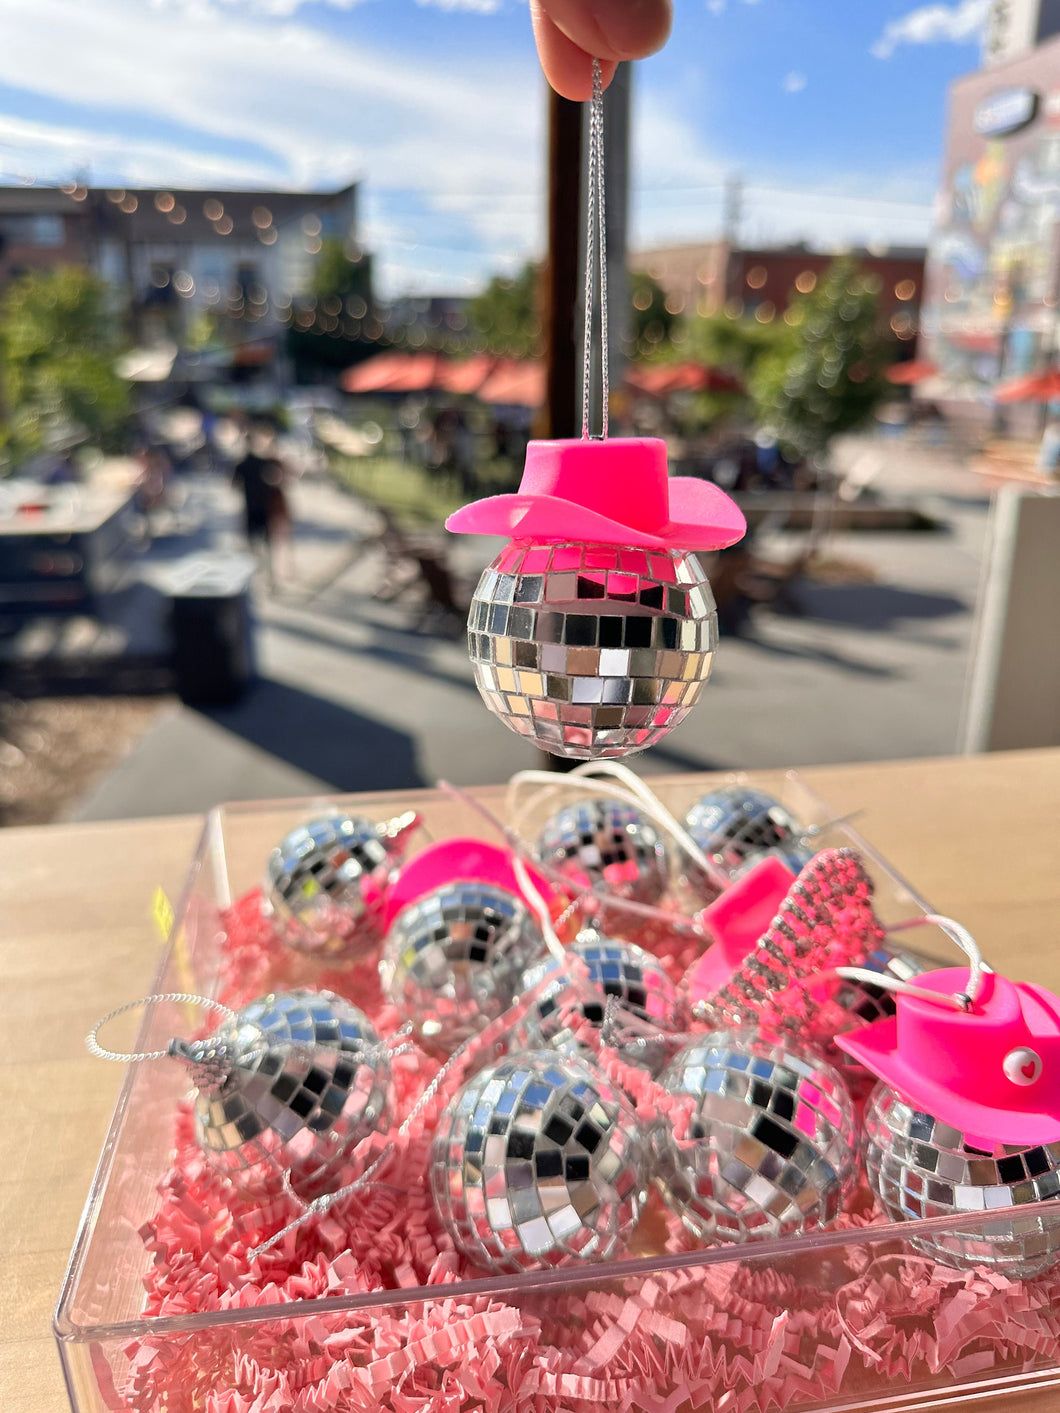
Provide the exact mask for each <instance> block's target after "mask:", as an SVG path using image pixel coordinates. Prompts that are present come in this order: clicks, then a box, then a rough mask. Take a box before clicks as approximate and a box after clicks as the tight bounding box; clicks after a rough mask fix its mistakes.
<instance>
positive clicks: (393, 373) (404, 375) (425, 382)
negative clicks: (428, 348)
mask: <svg viewBox="0 0 1060 1413" xmlns="http://www.w3.org/2000/svg"><path fill="white" fill-rule="evenodd" d="M448 363H449V360H448V359H447V358H443V357H441V356H440V355H439V354H437V353H400V352H398V351H397V350H393V351H391V352H388V353H377V354H376V355H375V357H374V358H369V359H367V360H366V361H365V362H364V363H358V364H357V365H356V367H353V368H347V369H346V371H345V373H343V375H342V377H341V378H340V379H339V386H340V387H341V388H342V390H343V392H349V393H373V392H392V393H414V392H427V391H428V390H429V389H431V388H438V387H443V386H444V382H443V381H442V380H443V379H444V376H445V372H446V368H447V365H448Z"/></svg>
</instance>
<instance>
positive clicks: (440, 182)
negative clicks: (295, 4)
mask: <svg viewBox="0 0 1060 1413" xmlns="http://www.w3.org/2000/svg"><path fill="white" fill-rule="evenodd" d="M0 32H2V33H3V34H4V43H3V44H2V45H0V83H5V84H8V85H10V86H11V87H13V88H16V89H22V90H28V91H30V92H32V93H34V94H36V95H38V96H41V97H44V98H47V99H55V100H58V101H60V102H62V103H63V104H64V105H76V106H77V107H79V108H80V109H81V111H82V112H83V113H84V115H85V116H84V119H83V124H81V125H83V127H84V129H85V132H83V133H81V134H80V135H79V138H78V142H77V143H75V144H73V147H72V149H71V154H70V160H69V163H68V173H69V174H71V175H72V174H73V171H74V170H76V168H77V166H79V165H84V164H85V162H86V160H91V159H92V152H91V146H92V143H93V142H96V143H97V144H98V146H97V152H99V153H103V154H105V156H106V161H107V163H108V164H113V166H114V167H115V168H116V169H118V172H123V173H124V175H125V178H126V180H128V181H130V182H134V181H136V180H147V181H149V182H153V181H157V180H159V179H161V178H160V177H159V173H160V172H162V171H165V172H167V173H171V175H167V176H166V177H165V178H164V179H165V180H168V181H173V182H175V181H176V179H177V176H178V175H179V176H180V177H181V179H182V180H184V181H185V182H187V183H188V184H192V183H193V182H194V181H196V180H199V181H203V182H206V181H214V182H216V181H218V180H219V177H218V167H217V163H218V162H219V161H224V160H229V159H224V158H220V157H199V156H197V155H196V152H195V149H203V150H204V151H206V152H207V153H215V154H216V153H225V152H226V151H229V152H230V151H232V150H233V149H234V150H235V151H236V152H238V153H239V161H238V162H235V161H231V160H229V169H230V171H231V176H230V180H231V181H233V182H234V183H240V184H243V185H254V184H257V183H259V182H262V181H263V180H268V179H269V178H270V177H271V184H272V185H276V186H282V185H291V186H295V187H309V186H317V185H338V184H341V183H345V182H347V181H349V180H351V179H352V178H354V177H363V178H364V179H365V182H366V196H367V197H368V198H369V201H370V203H374V209H376V210H381V212H382V214H386V213H387V209H388V203H389V204H390V205H392V204H393V203H394V202H397V201H399V200H400V202H401V203H403V204H404V205H408V204H409V203H410V202H411V203H412V204H413V205H414V206H416V207H417V220H418V223H419V225H420V227H422V228H423V229H424V231H425V232H431V238H433V239H434V240H435V241H436V243H437V245H438V246H439V247H446V246H448V247H450V249H451V251H452V254H453V256H454V263H459V262H460V261H464V262H466V260H467V258H468V256H469V255H472V254H473V255H475V257H476V258H477V259H478V261H479V263H480V265H481V266H483V267H484V268H485V269H488V268H490V266H491V264H492V263H493V257H494V256H496V257H497V258H501V257H508V258H510V257H511V256H512V252H517V253H520V254H525V253H527V252H530V251H536V250H537V249H539V247H540V233H541V228H542V224H543V211H542V207H541V203H540V202H539V201H538V200H537V199H536V198H537V197H538V194H539V192H540V191H541V181H540V165H541V157H542V150H543V138H542V120H543V111H544V104H543V99H542V85H541V84H540V82H539V80H538V75H537V73H536V71H535V65H534V60H533V57H532V53H531V52H530V51H529V50H528V52H527V55H526V58H525V61H523V62H522V63H516V64H513V63H511V62H509V63H507V64H506V65H503V66H501V65H498V64H496V63H494V64H487V63H486V62H485V61H484V60H483V61H476V60H473V59H470V58H466V57H465V59H464V61H463V62H462V63H461V65H460V66H459V68H458V69H457V68H454V67H452V66H450V67H448V68H445V67H439V66H436V65H433V64H431V63H430V62H429V60H417V59H412V58H410V57H409V56H408V55H402V56H395V55H393V54H390V53H388V52H386V51H383V50H380V49H378V48H375V47H370V46H367V45H364V44H358V43H355V42H354V41H350V40H340V39H337V38H336V37H335V36H334V35H332V34H326V33H324V32H322V31H320V30H316V29H313V28H312V27H310V26H309V25H307V24H303V23H300V22H298V21H295V20H288V19H275V18H270V17H265V16H262V15H261V14H260V13H259V14H258V15H256V16H255V15H253V14H250V13H248V12H247V11H246V10H244V9H236V8H233V7H230V6H226V7H224V8H223V9H222V8H220V7H219V6H217V5H215V4H211V3H210V0H169V3H166V0H163V3H162V4H157V3H156V4H155V5H153V6H143V5H139V4H134V5H130V4H128V3H127V0H92V4H91V5H90V6H86V5H83V4H81V3H80V0H35V2H34V4H33V5H32V7H31V6H29V5H27V4H25V3H24V0H0ZM116 110H117V111H118V112H119V113H121V114H123V116H120V117H118V118H115V116H114V114H115V111H116ZM97 114H99V115H100V116H99V117H98V118H97V117H96V115H97ZM103 115H105V116H103ZM145 123H146V124H150V129H155V130H157V129H158V127H159V126H161V127H162V128H163V129H165V128H166V127H169V128H170V129H171V131H169V132H166V133H165V142H164V143H159V144H151V143H146V144H145V143H143V142H140V143H135V142H134V143H124V147H125V148H126V149H127V152H126V155H125V156H124V157H123V156H122V148H123V139H122V138H121V137H120V136H118V134H119V133H120V132H121V131H122V130H131V131H136V130H137V128H138V127H140V126H141V125H143V124H145ZM81 125H79V126H81ZM94 126H96V127H98V128H99V129H102V130H103V135H102V136H99V137H96V136H93V135H92V134H91V132H90V131H89V130H90V129H92V128H93V127H94ZM150 129H149V130H150ZM172 129H176V133H175V135H174V134H173V132H172ZM182 138H183V139H184V140H185V141H186V142H187V147H188V150H187V152H186V153H185V156H184V158H183V160H182V161H181V163H180V165H179V169H178V168H177V167H176V165H175V164H176V153H177V152H178V151H179V149H180V146H181V140H182ZM59 145H60V143H59V142H58V141H55V142H50V141H48V139H47V134H46V133H45V132H44V131H43V130H42V129H38V130H37V131H35V132H32V133H31V132H28V131H25V130H23V131H22V132H21V134H20V135H19V136H18V138H17V141H14V142H12V143H11V146H12V148H13V151H12V152H10V153H8V152H5V153H3V165H4V167H5V168H12V169H21V168H23V167H26V166H30V167H35V168H36V169H37V170H38V171H39V172H40V174H41V175H46V176H47V177H48V178H49V179H52V178H54V176H55V175H56V167H57V165H58V161H57V155H58V154H57V151H56V149H57V148H58V147H59ZM74 149H76V151H75V150H74ZM86 149H88V158H87V159H86V157H85V156H84V153H85V151H86ZM159 149H164V150H159ZM247 152H249V153H250V156H247V155H246V153H247ZM156 158H157V162H158V167H157V168H155V169H153V168H152V162H153V161H154V160H155V159H156ZM92 165H93V167H94V168H97V169H98V167H99V165H100V163H99V162H98V160H92ZM196 173H198V175H196ZM435 232H437V233H435ZM427 238H428V237H427V236H426V235H425V236H424V239H427Z"/></svg>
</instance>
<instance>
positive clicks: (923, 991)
mask: <svg viewBox="0 0 1060 1413" xmlns="http://www.w3.org/2000/svg"><path fill="white" fill-rule="evenodd" d="M926 926H932V927H938V928H941V930H942V931H943V932H945V934H946V936H947V937H949V938H950V939H951V940H952V941H953V942H956V944H957V946H958V947H960V949H961V951H962V952H963V953H964V954H965V956H967V958H968V985H967V987H966V989H965V990H964V991H960V992H957V993H956V994H955V995H949V994H947V993H946V992H944V991H930V990H928V988H927V987H926V986H914V985H913V984H912V983H911V982H908V981H901V980H900V979H899V978H898V977H896V976H884V975H882V974H881V973H880V972H877V971H870V970H869V969H868V968H867V967H836V968H835V970H834V972H830V973H822V976H820V977H817V978H814V979H815V980H821V979H823V976H824V975H834V976H838V977H841V978H842V979H843V980H844V981H860V982H863V983H865V984H867V985H869V986H878V987H880V988H881V989H882V990H884V991H893V992H894V993H895V994H896V995H898V996H915V997H916V998H917V999H918V1000H921V1001H934V1002H936V1003H937V1004H938V1005H940V1006H950V1007H952V1008H953V1009H954V1010H958V1011H968V1010H970V1009H971V1008H972V1006H974V1005H975V1002H976V998H977V997H978V995H979V991H980V988H981V987H982V984H983V977H984V975H985V974H986V973H987V972H989V971H990V968H989V967H988V966H987V965H986V963H985V962H984V961H983V955H982V953H981V952H980V950H979V945H978V943H977V942H976V940H975V938H974V937H973V936H972V934H971V933H970V932H969V931H968V929H967V928H966V927H962V925H961V924H960V923H959V922H955V921H954V920H953V918H951V917H943V916H942V915H941V914H940V913H924V914H922V915H921V916H920V917H913V918H909V919H908V920H907V921H906V922H899V923H896V924H894V926H892V927H889V928H888V929H887V931H888V932H889V933H892V932H905V931H907V930H908V929H909V928H912V927H926Z"/></svg>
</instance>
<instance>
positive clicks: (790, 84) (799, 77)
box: [780, 69, 806, 93]
mask: <svg viewBox="0 0 1060 1413" xmlns="http://www.w3.org/2000/svg"><path fill="white" fill-rule="evenodd" d="M780 86H781V88H782V89H783V90H784V92H785V93H801V92H802V90H803V89H804V88H805V87H806V75H805V74H800V73H798V72H797V71H796V70H795V69H792V71H791V73H790V74H785V75H784V82H783V83H782V84H781V85H780Z"/></svg>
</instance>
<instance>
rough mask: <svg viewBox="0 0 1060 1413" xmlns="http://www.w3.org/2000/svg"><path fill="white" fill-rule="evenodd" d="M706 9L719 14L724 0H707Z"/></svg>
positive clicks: (722, 8) (723, 6)
mask: <svg viewBox="0 0 1060 1413" xmlns="http://www.w3.org/2000/svg"><path fill="white" fill-rule="evenodd" d="M707 9H708V10H709V11H710V13H711V14H712V15H720V14H721V13H722V11H723V10H724V9H725V0H707Z"/></svg>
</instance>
